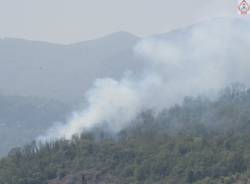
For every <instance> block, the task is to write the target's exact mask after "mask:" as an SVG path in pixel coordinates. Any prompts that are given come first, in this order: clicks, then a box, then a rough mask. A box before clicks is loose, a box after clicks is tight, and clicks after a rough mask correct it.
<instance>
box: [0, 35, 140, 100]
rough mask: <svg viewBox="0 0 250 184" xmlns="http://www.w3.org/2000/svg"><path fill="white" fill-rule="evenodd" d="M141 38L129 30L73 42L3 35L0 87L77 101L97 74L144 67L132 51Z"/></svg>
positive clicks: (9, 91)
mask: <svg viewBox="0 0 250 184" xmlns="http://www.w3.org/2000/svg"><path fill="white" fill-rule="evenodd" d="M138 39H139V38H138V37H136V36H134V35H131V34H129V33H126V32H118V33H114V34H111V35H108V36H105V37H103V38H100V39H97V40H91V41H86V42H80V43H76V44H69V45H60V44H50V43H44V42H36V41H27V40H21V39H8V38H7V39H2V40H0V83H1V87H0V90H1V92H2V93H5V94H12V95H25V96H39V97H46V98H52V99H56V100H59V101H62V102H66V103H70V104H72V103H75V102H76V101H78V100H79V98H80V97H82V96H83V93H84V92H85V90H86V89H87V88H89V86H90V85H91V84H92V82H93V81H94V80H95V79H96V78H102V77H114V78H119V77H120V75H121V73H122V72H123V71H124V70H135V71H136V70H138V69H139V68H140V62H138V59H135V58H134V56H133V53H132V50H133V46H134V45H135V43H136V42H137V41H138Z"/></svg>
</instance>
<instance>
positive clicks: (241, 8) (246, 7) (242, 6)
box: [238, 0, 250, 15]
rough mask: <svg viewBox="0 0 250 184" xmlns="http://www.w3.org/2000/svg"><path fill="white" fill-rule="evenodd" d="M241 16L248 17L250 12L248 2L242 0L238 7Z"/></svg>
mask: <svg viewBox="0 0 250 184" xmlns="http://www.w3.org/2000/svg"><path fill="white" fill-rule="evenodd" d="M238 10H239V12H240V14H241V15H247V14H248V12H249V11H250V6H249V4H248V2H247V1H246V0H242V1H241V2H240V4H239V6H238Z"/></svg>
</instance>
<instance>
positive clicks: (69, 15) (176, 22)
mask: <svg viewBox="0 0 250 184" xmlns="http://www.w3.org/2000/svg"><path fill="white" fill-rule="evenodd" d="M236 6H237V0H207V1H205V0H188V1H183V0H179V1H178V0H0V36H1V37H17V38H26V39H31V40H42V41H50V42H58V43H69V42H77V41H82V40H88V39H93V38H96V37H100V36H102V35H105V34H108V33H112V32H116V31H121V30H122V31H128V32H131V33H133V34H136V35H138V36H146V35H150V34H154V33H160V32H166V31H168V30H170V29H173V28H176V27H182V26H185V25H188V24H191V23H195V22H197V21H200V20H203V19H207V18H211V17H221V16H238V15H237V11H236Z"/></svg>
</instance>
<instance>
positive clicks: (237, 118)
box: [0, 85, 250, 184]
mask: <svg viewBox="0 0 250 184" xmlns="http://www.w3.org/2000/svg"><path fill="white" fill-rule="evenodd" d="M249 131H250V90H249V89H247V88H245V87H244V86H242V85H233V86H231V87H228V88H225V89H224V90H222V91H221V92H220V94H219V95H218V97H216V99H210V98H206V97H196V98H191V97H190V98H185V99H184V100H183V103H182V104H180V105H175V106H173V107H171V108H168V109H165V110H164V111H162V112H160V113H155V112H154V111H153V110H145V112H143V113H141V114H140V115H139V116H138V117H137V119H135V120H134V122H133V123H132V124H131V126H130V127H127V128H126V129H124V130H122V131H121V132H119V133H118V134H116V135H114V134H112V133H110V132H105V131H104V130H103V129H100V128H96V129H95V130H93V131H91V132H85V133H83V134H82V135H81V136H74V137H73V138H72V140H71V141H68V140H58V141H54V142H49V143H45V144H41V143H37V142H32V143H30V144H28V145H26V146H24V147H21V148H14V149H12V150H11V151H10V152H9V154H8V156H7V157H5V158H3V159H2V160H1V161H0V184H47V183H48V184H95V183H96V184H112V183H113V184H118V183H119V184H153V183H154V184H182V183H183V184H184V183H187V184H188V183H194V184H220V183H221V184H222V183H225V184H233V183H239V184H240V183H242V184H244V183H249V182H250V134H249Z"/></svg>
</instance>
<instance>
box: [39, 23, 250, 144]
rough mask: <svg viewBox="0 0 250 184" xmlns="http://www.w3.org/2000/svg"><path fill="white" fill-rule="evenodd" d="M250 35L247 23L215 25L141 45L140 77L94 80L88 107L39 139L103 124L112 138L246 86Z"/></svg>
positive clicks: (129, 75)
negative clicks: (151, 118)
mask: <svg viewBox="0 0 250 184" xmlns="http://www.w3.org/2000/svg"><path fill="white" fill-rule="evenodd" d="M249 33H250V22H249V19H216V20H210V21H207V22H203V23H200V24H197V25H193V26H190V27H188V28H185V29H180V30H175V31H172V32H169V33H167V34H162V35H157V36H152V37H149V38H145V39H143V40H141V41H140V42H139V43H138V44H137V45H136V46H135V48H134V50H135V54H136V55H138V57H143V59H144V60H145V63H146V64H145V67H144V68H143V70H142V71H143V72H142V73H141V74H140V75H138V74H137V75H135V74H133V72H130V73H128V72H127V71H124V77H123V78H122V79H121V80H115V79H111V78H105V79H97V80H96V81H95V83H94V84H93V87H92V88H91V89H90V90H89V91H88V92H87V93H86V94H85V99H86V102H87V106H86V107H85V108H84V109H83V110H82V111H81V112H75V113H74V114H73V115H72V117H71V119H70V120H69V121H68V123H66V124H57V125H55V126H54V127H52V128H51V129H50V130H49V131H48V132H47V134H46V135H45V136H43V137H40V139H42V140H44V139H45V140H51V139H58V138H65V139H70V138H71V137H72V135H74V134H81V133H82V132H84V131H89V130H91V129H92V128H95V127H97V126H101V125H104V124H105V126H107V127H108V128H109V129H110V130H111V131H112V132H114V133H116V132H119V131H120V130H121V129H123V128H125V127H126V126H128V125H129V124H130V123H131V122H132V120H133V119H134V118H136V116H137V115H138V114H139V113H140V112H142V111H143V110H146V109H154V110H155V111H160V110H162V109H163V108H168V107H170V106H172V105H174V104H177V103H181V102H182V100H183V98H184V97H186V96H193V97H195V96H197V95H201V94H202V95H204V94H205V95H209V96H211V93H212V91H217V90H220V89H221V88H224V87H226V86H228V85H230V84H231V83H235V82H238V83H243V84H245V85H247V86H249V84H250V80H249V79H250V59H249V57H250V56H249V55H248V53H249V49H250V34H249Z"/></svg>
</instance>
